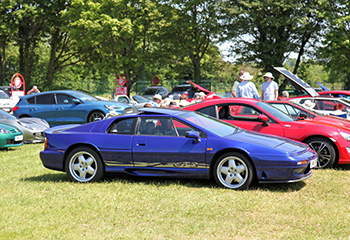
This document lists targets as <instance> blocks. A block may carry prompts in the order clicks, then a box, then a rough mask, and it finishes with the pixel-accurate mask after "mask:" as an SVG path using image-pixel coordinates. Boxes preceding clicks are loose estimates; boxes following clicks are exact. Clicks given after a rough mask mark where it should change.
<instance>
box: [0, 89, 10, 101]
mask: <svg viewBox="0 0 350 240" xmlns="http://www.w3.org/2000/svg"><path fill="white" fill-rule="evenodd" d="M0 98H1V99H9V98H10V97H9V95H7V94H6V93H5V92H4V91H2V90H0Z"/></svg>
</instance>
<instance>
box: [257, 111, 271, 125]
mask: <svg viewBox="0 0 350 240" xmlns="http://www.w3.org/2000/svg"><path fill="white" fill-rule="evenodd" d="M258 119H259V122H263V126H269V118H268V116H266V115H264V114H260V115H259V116H258Z"/></svg>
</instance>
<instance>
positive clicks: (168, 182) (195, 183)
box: [22, 173, 306, 192]
mask: <svg viewBox="0 0 350 240" xmlns="http://www.w3.org/2000/svg"><path fill="white" fill-rule="evenodd" d="M22 181H31V182H71V181H70V180H69V178H68V176H67V175H66V174H65V173H52V174H43V175H40V176H34V177H28V178H23V179H22ZM98 183H103V184H105V183H107V184H109V183H111V184H113V183H122V184H144V185H154V186H157V187H168V186H173V185H175V186H176V185H178V186H181V187H187V188H214V189H223V188H220V187H219V186H218V185H217V184H216V183H215V181H214V180H208V179H187V178H182V179H178V178H164V177H162V178H160V177H159V178H158V177H137V176H125V175H121V176H113V177H112V176H107V177H106V178H105V179H103V180H102V181H100V182H98ZM72 184H75V183H73V182H72ZM92 184H93V183H92ZM305 186H306V183H305V182H304V181H302V182H297V183H277V184H256V183H253V184H252V186H251V187H250V188H249V189H248V191H260V190H263V191H271V192H293V191H299V190H300V189H302V188H303V187H305ZM227 190H229V189H227Z"/></svg>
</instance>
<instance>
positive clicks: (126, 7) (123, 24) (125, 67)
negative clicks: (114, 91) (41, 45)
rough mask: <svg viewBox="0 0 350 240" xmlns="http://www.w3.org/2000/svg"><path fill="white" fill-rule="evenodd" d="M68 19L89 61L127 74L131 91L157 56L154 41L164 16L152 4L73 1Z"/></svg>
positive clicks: (111, 70) (142, 2) (66, 14)
mask: <svg viewBox="0 0 350 240" xmlns="http://www.w3.org/2000/svg"><path fill="white" fill-rule="evenodd" d="M65 17H68V18H69V19H70V22H71V23H70V24H69V26H68V28H67V30H69V33H70V34H71V37H72V38H73V39H74V41H75V44H76V45H77V47H78V48H79V49H80V50H81V52H82V53H84V54H85V56H86V60H88V61H91V62H93V63H95V64H96V65H97V66H98V67H99V68H100V69H105V70H107V71H110V72H114V73H115V75H116V76H117V75H118V74H120V73H123V74H124V75H126V77H127V78H128V80H129V84H128V86H129V89H130V87H131V86H132V85H133V84H134V83H135V82H137V81H138V79H140V77H141V76H142V74H143V72H144V68H145V65H147V64H148V63H149V62H151V61H153V60H154V59H155V57H156V55H155V54H154V52H155V51H154V44H153V42H152V39H154V38H155V36H154V35H155V34H156V33H157V29H158V28H160V25H162V24H163V22H164V21H163V17H164V16H162V14H161V12H160V11H158V5H157V4H156V3H155V2H153V1H147V0H146V1H142V0H141V1H127V0H120V1H112V0H108V1H103V0H89V1H77V0H73V1H72V4H71V8H69V9H68V11H67V12H66V13H65Z"/></svg>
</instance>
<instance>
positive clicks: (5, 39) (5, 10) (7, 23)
mask: <svg viewBox="0 0 350 240" xmlns="http://www.w3.org/2000/svg"><path fill="white" fill-rule="evenodd" d="M15 3H16V1H14V0H3V1H1V5H0V15H1V18H0V85H3V83H4V80H5V78H6V47H7V45H8V44H9V43H11V41H12V40H13V36H14V34H15V32H16V28H15V17H14V14H13V10H14V6H15Z"/></svg>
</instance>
